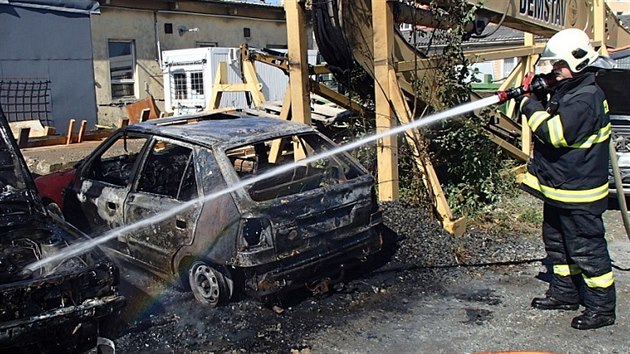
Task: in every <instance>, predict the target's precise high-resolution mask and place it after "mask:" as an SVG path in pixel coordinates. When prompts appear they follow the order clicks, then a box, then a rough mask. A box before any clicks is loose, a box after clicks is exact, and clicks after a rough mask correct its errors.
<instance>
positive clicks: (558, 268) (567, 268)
mask: <svg viewBox="0 0 630 354" xmlns="http://www.w3.org/2000/svg"><path fill="white" fill-rule="evenodd" d="M580 273H582V270H580V268H579V267H578V266H577V265H576V264H556V265H554V266H553V274H557V275H559V276H561V277H566V276H569V275H576V274H580Z"/></svg>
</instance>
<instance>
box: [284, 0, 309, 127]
mask: <svg viewBox="0 0 630 354" xmlns="http://www.w3.org/2000/svg"><path fill="white" fill-rule="evenodd" d="M301 3H302V1H299V0H286V1H285V2H284V11H285V13H286V17H287V20H286V24H287V42H288V47H289V53H288V54H289V82H290V83H291V112H292V113H291V120H292V121H294V122H300V123H304V124H308V125H310V124H311V99H310V97H311V95H310V92H309V88H308V53H307V48H306V47H307V41H306V28H307V25H306V19H305V15H304V9H303V8H302V5H301Z"/></svg>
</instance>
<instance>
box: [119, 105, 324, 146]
mask: <svg viewBox="0 0 630 354" xmlns="http://www.w3.org/2000/svg"><path fill="white" fill-rule="evenodd" d="M189 123H194V124H189ZM126 129H127V131H129V132H141V133H150V134H158V135H162V136H170V137H174V138H178V139H180V140H186V141H189V142H192V143H196V144H200V145H206V146H212V145H217V144H221V145H226V146H236V145H240V144H247V143H249V142H251V141H254V140H259V139H261V138H266V137H275V136H281V135H288V134H296V133H305V132H311V131H314V129H313V128H311V127H309V126H307V125H304V124H300V123H294V122H291V121H285V120H281V119H277V118H264V117H256V116H250V115H246V114H242V113H241V114H226V113H219V114H217V113H214V114H202V115H190V116H179V117H172V118H163V119H155V120H150V121H146V122H142V123H139V124H134V125H130V126H128V127H127V128H126Z"/></svg>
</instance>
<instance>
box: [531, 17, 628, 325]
mask: <svg viewBox="0 0 630 354" xmlns="http://www.w3.org/2000/svg"><path fill="white" fill-rule="evenodd" d="M540 60H541V61H548V63H549V65H552V66H553V71H552V73H553V74H554V75H555V79H556V82H554V87H553V89H552V92H551V93H550V94H549V95H545V96H544V97H537V96H536V95H533V94H532V95H529V96H524V97H521V98H520V108H521V112H522V113H523V114H524V115H525V116H526V118H527V123H528V125H529V127H530V128H531V131H532V134H533V135H534V137H535V139H533V140H534V149H533V155H532V156H531V158H530V160H529V163H528V166H527V173H526V175H525V177H524V180H523V183H522V184H521V188H522V189H524V190H525V191H527V192H529V193H531V194H532V195H534V196H536V197H538V198H540V199H542V200H543V201H544V211H543V214H544V216H543V218H544V220H543V227H542V234H543V241H544V244H545V250H546V252H547V259H548V260H549V261H550V262H551V264H552V266H553V277H552V280H551V282H550V285H549V290H548V291H547V293H546V296H545V297H538V298H534V299H533V300H532V303H531V306H532V307H534V308H537V309H541V310H577V309H578V308H579V304H580V297H579V292H580V289H582V288H583V299H582V300H583V302H582V303H583V305H584V307H585V310H584V312H583V313H582V314H581V315H579V316H577V317H575V318H573V320H572V322H571V326H572V327H573V328H577V329H594V328H599V327H603V326H608V325H612V324H614V323H615V302H616V299H615V281H614V277H613V273H612V265H611V261H610V256H609V254H608V248H607V243H606V239H605V238H604V234H605V230H604V224H603V221H602V214H603V212H604V211H605V210H606V208H607V202H608V200H607V199H608V159H609V150H608V144H609V142H610V135H611V125H610V121H609V117H608V104H607V102H606V99H605V96H604V92H603V91H602V90H601V88H600V87H599V86H597V84H596V83H595V74H594V72H593V70H591V69H592V65H594V63H595V62H597V61H600V60H601V58H600V57H599V55H598V53H597V52H596V51H595V50H594V49H593V47H591V44H590V40H589V37H588V35H587V34H586V33H584V32H583V31H581V30H579V29H575V28H570V29H565V30H562V31H560V32H558V33H557V34H555V35H554V36H553V37H551V38H550V39H549V41H548V42H547V45H546V46H545V49H544V51H543V53H542V54H541V57H540ZM589 67H590V68H589ZM530 82H531V75H528V76H527V77H526V78H525V80H524V81H523V85H524V86H526V88H527V86H528V85H529V84H530Z"/></svg>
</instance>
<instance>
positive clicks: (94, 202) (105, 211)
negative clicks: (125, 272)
mask: <svg viewBox="0 0 630 354" xmlns="http://www.w3.org/2000/svg"><path fill="white" fill-rule="evenodd" d="M147 141H148V138H147V137H145V136H139V135H125V134H123V133H120V134H118V135H117V136H115V137H113V138H112V139H111V140H110V141H109V143H106V144H105V145H103V146H102V147H101V148H99V149H98V150H97V151H96V153H95V154H94V155H93V156H91V157H89V158H88V160H87V162H86V164H85V165H84V166H83V168H82V169H81V172H80V178H79V185H78V186H77V187H76V188H78V190H77V191H76V193H77V197H78V198H77V199H78V200H79V201H80V204H81V209H82V211H83V214H84V216H85V222H86V223H87V224H88V226H89V229H90V230H91V231H92V233H95V234H100V233H103V232H106V231H108V230H111V229H114V228H116V227H119V226H121V225H122V224H123V221H124V217H123V215H124V214H123V207H124V201H125V198H126V196H127V193H128V192H129V189H130V186H131V182H132V180H133V176H134V171H135V170H136V164H137V162H138V160H140V159H139V156H140V154H141V151H142V149H143V147H144V146H145V144H146V143H147ZM122 238H123V237H119V239H122Z"/></svg>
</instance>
